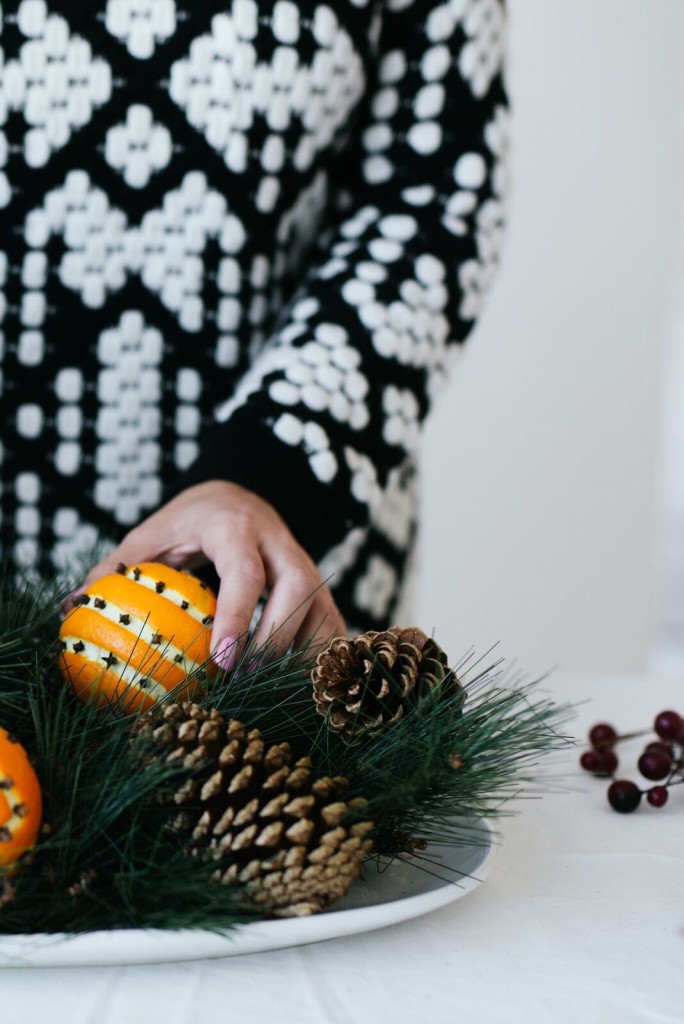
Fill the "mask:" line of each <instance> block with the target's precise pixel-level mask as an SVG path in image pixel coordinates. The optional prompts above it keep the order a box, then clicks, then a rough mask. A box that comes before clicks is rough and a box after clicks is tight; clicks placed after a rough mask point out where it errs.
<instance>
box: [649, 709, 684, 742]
mask: <svg viewBox="0 0 684 1024" xmlns="http://www.w3.org/2000/svg"><path fill="white" fill-rule="evenodd" d="M683 724H684V723H683V722H682V719H681V717H680V716H679V715H678V714H677V712H676V711H661V712H660V714H659V715H656V720H655V722H654V723H653V728H654V730H655V732H657V733H658V735H659V736H660V738H661V740H674V739H676V738H677V736H679V730H680V729H681V728H682V725H683Z"/></svg>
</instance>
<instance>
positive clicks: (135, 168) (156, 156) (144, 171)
mask: <svg viewBox="0 0 684 1024" xmlns="http://www.w3.org/2000/svg"><path fill="white" fill-rule="evenodd" d="M172 152H173V147H172V142H171V134H170V132H169V130H168V128H166V127H165V126H164V125H162V124H157V123H155V121H154V119H153V116H152V111H151V110H150V108H149V107H146V106H145V105H144V104H142V103H133V104H132V105H131V106H130V107H129V108H128V110H127V111H126V120H125V121H124V123H123V124H117V125H114V126H113V127H112V128H110V129H109V131H108V132H107V135H106V138H105V160H106V161H107V163H108V164H109V165H110V167H113V168H114V170H115V171H120V172H121V175H122V177H123V180H124V181H125V182H126V184H127V185H129V186H130V187H131V188H145V186H146V185H147V183H148V182H149V180H150V178H151V177H152V175H153V174H154V173H155V172H156V171H161V170H163V169H164V168H165V167H166V166H167V165H168V163H169V160H170V159H171V156H172Z"/></svg>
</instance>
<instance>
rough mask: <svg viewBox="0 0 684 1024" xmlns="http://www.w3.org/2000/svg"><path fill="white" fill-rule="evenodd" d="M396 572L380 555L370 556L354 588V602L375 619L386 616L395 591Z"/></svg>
mask: <svg viewBox="0 0 684 1024" xmlns="http://www.w3.org/2000/svg"><path fill="white" fill-rule="evenodd" d="M397 582H398V578H397V571H396V569H395V568H394V566H392V565H390V564H389V562H387V561H386V560H385V559H384V558H382V556H381V555H371V556H370V558H369V559H368V567H367V569H366V572H365V573H364V574H363V576H361V577H360V578H359V579H358V580H357V582H356V586H355V587H354V601H355V602H356V604H357V605H358V607H359V608H362V609H363V610H364V611H368V612H370V613H371V615H373V616H374V618H376V619H381V618H382V617H383V616H384V615H386V614H387V611H388V609H389V606H390V602H391V600H392V598H393V596H394V594H395V592H396V589H397Z"/></svg>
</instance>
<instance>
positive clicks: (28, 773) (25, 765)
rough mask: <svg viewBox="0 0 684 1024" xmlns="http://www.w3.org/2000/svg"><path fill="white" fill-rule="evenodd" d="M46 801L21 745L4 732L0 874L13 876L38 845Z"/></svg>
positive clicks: (1, 747)
mask: <svg viewBox="0 0 684 1024" xmlns="http://www.w3.org/2000/svg"><path fill="white" fill-rule="evenodd" d="M42 813H43V801H42V796H41V791H40V783H39V782H38V776H37V775H36V773H35V771H34V770H33V765H32V764H31V762H30V761H29V759H28V755H27V753H26V751H25V750H24V748H23V747H22V745H21V743H19V742H18V741H17V740H15V739H14V737H13V736H10V734H9V733H8V732H7V730H6V729H0V870H2V871H3V872H4V873H5V874H12V873H13V872H14V871H15V870H16V868H17V866H18V861H19V859H20V858H21V857H22V856H23V855H24V854H26V853H28V852H29V851H30V850H32V849H33V847H34V846H35V845H36V839H37V838H38V831H39V829H40V821H41V816H42Z"/></svg>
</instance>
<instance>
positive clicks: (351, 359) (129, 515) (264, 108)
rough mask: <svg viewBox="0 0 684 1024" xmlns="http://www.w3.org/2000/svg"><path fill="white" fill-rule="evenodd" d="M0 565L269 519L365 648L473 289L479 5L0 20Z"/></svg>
mask: <svg viewBox="0 0 684 1024" xmlns="http://www.w3.org/2000/svg"><path fill="white" fill-rule="evenodd" d="M1 12H2V13H1V16H2V26H1V27H2V35H1V40H2V55H1V58H2V63H1V64H0V328H1V332H2V333H0V408H1V414H2V415H1V420H0V431H1V433H0V481H1V486H2V493H1V496H0V553H2V555H3V556H4V557H6V558H7V557H9V559H10V560H11V561H12V562H13V564H14V565H15V566H16V567H18V569H20V570H23V571H27V572H28V573H29V575H30V574H31V573H33V574H35V575H46V574H52V573H54V572H55V571H56V570H62V569H65V568H68V567H69V566H70V565H71V564H72V563H73V559H74V556H75V555H76V554H78V553H79V552H82V551H83V550H86V549H88V548H90V546H91V545H92V544H93V542H94V541H95V539H96V538H97V537H98V536H100V537H105V538H111V545H112V546H113V544H114V543H115V541H117V540H120V539H121V538H122V537H123V536H124V535H125V533H126V532H127V531H128V530H129V529H130V528H131V527H132V526H133V525H134V524H136V523H137V522H139V521H141V520H142V519H144V518H145V517H146V516H147V515H149V514H150V512H151V511H153V510H154V509H156V508H158V507H159V506H160V505H161V504H163V502H164V501H166V500H168V498H169V497H170V496H171V495H173V494H175V493H177V492H178V491H179V490H181V489H182V488H184V487H186V486H189V485H190V484H193V483H197V482H199V481H202V480H208V479H214V478H221V479H228V480H232V481H235V482H236V483H239V484H242V485H243V486H245V487H247V488H249V489H251V490H253V491H255V492H256V493H258V494H260V495H261V496H262V497H264V498H265V499H267V500H268V501H269V502H271V503H272V504H273V505H274V506H275V508H276V509H277V510H278V511H279V512H280V513H281V515H282V516H283V517H284V519H285V520H286V522H287V523H288V524H289V526H290V528H291V529H292V531H293V533H294V534H295V536H296V537H297V538H298V540H299V541H300V543H301V544H302V545H303V546H304V547H305V548H306V549H307V550H308V551H309V553H310V554H311V555H312V556H313V557H314V559H316V560H317V562H318V564H319V567H320V570H321V573H322V574H323V576H324V577H327V576H328V575H329V574H331V573H334V576H333V577H332V581H331V582H332V586H333V588H334V590H335V593H336V597H337V600H338V604H339V606H340V608H341V610H342V612H343V614H344V615H345V616H346V617H347V619H348V621H351V622H354V623H359V624H361V625H363V626H372V625H374V624H376V625H379V626H384V625H386V624H387V622H388V620H389V618H391V615H392V609H393V606H394V602H395V601H396V599H397V596H398V594H399V591H400V584H401V582H402V579H403V577H404V575H405V569H406V565H407V560H408V557H409V553H410V550H411V546H412V543H413V538H414V533H415V522H416V495H415V468H416V456H417V448H418V442H419V432H420V424H421V421H422V420H423V419H424V417H425V415H426V413H427V412H428V408H429V406H430V403H431V402H432V399H433V397H434V395H435V393H436V392H437V391H438V389H439V387H440V385H441V383H442V381H443V379H444V378H445V375H446V372H447V367H448V364H449V361H450V356H451V355H452V354H453V353H454V352H455V351H457V350H458V349H459V348H460V345H459V343H460V342H462V341H463V339H464V338H465V337H466V335H467V333H468V331H469V330H470V328H471V326H472V324H473V321H474V319H475V318H476V316H477V315H478V312H479V310H480V306H481V301H482V297H483V294H484V293H485V292H486V290H487V287H488V285H489V283H490V280H491V278H492V276H493V273H494V271H495V269H496V265H497V261H498V254H499V249H500V243H501V235H502V230H503V223H504V214H505V198H506V150H507V110H506V93H505V88H504V83H503V80H502V59H503V49H504V11H503V6H502V2H501V0H337V2H335V3H334V4H333V3H332V2H331V3H319V2H317V0H301V2H300V3H294V2H292V0H275V2H270V3H267V2H266V0H224V2H217V0H204V2H203V3H191V2H189V0H87V2H85V3H76V2H73V0H71V2H67V0H22V2H20V3H2V7H1Z"/></svg>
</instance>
